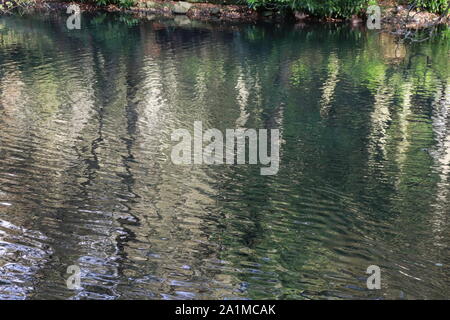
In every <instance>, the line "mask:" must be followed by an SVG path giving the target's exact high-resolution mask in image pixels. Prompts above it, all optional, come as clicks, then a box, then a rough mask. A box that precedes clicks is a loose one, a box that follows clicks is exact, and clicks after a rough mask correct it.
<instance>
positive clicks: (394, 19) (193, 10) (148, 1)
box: [30, 0, 450, 30]
mask: <svg viewBox="0 0 450 320" xmlns="http://www.w3.org/2000/svg"><path fill="white" fill-rule="evenodd" d="M197 1H198V0H188V1H161V0H136V2H135V5H133V6H131V7H129V8H121V7H118V6H116V5H107V6H97V5H93V4H86V3H79V2H76V1H74V2H61V1H55V0H36V1H34V2H33V3H32V4H30V7H31V8H35V9H38V10H59V9H62V10H65V9H66V8H67V7H68V6H69V5H71V4H74V3H75V4H77V5H79V6H80V8H81V11H82V12H93V11H108V12H126V13H132V14H137V15H138V16H139V17H142V16H145V15H148V14H151V15H161V16H165V17H173V18H175V17H178V16H185V17H187V18H188V19H193V20H206V21H208V20H221V21H240V22H256V21H276V22H297V23H310V22H315V23H317V22H320V23H329V22H347V23H350V24H352V25H360V24H363V23H364V22H365V19H366V18H365V14H364V13H362V14H360V16H356V15H354V16H352V17H351V18H348V19H338V18H330V17H316V16H311V15H308V14H307V13H305V12H298V11H284V12H281V11H279V10H276V9H273V8H272V9H259V10H255V9H252V8H250V7H248V6H247V5H238V4H213V3H204V2H197ZM380 7H381V27H382V29H384V30H392V29H399V28H415V29H418V28H426V27H429V26H431V25H436V24H447V25H449V24H450V16H449V15H447V16H439V15H438V14H434V13H430V12H427V11H424V10H416V11H411V10H410V9H409V7H408V6H406V5H404V6H402V5H394V3H393V2H389V1H387V2H381V3H380Z"/></svg>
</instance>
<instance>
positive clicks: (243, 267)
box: [0, 13, 450, 299]
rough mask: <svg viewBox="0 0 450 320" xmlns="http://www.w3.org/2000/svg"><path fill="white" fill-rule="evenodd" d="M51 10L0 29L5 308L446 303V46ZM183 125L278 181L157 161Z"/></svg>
mask: <svg viewBox="0 0 450 320" xmlns="http://www.w3.org/2000/svg"><path fill="white" fill-rule="evenodd" d="M66 17H67V15H64V14H61V15H58V14H56V15H54V14H52V15H43V14H40V15H31V16H25V17H14V16H7V17H1V18H0V298H2V299H43V298H57V299H232V298H234V299H266V298H275V299H349V298H353V299H367V298H368V299H398V298H404V299H414V298H441V299H442V298H448V297H449V294H450V268H449V264H450V258H449V245H450V232H449V225H448V220H449V213H450V210H449V201H450V180H449V172H450V114H449V102H450V69H449V60H450V55H449V39H448V38H446V37H445V35H442V36H440V37H437V38H436V39H435V40H433V41H430V42H424V43H420V44H411V45H410V44H402V43H398V42H397V41H396V40H395V39H394V38H392V37H391V36H390V35H386V34H379V33H377V32H367V31H364V30H359V29H351V28H349V27H348V26H342V25H339V26H331V25H327V26H302V25H296V26H279V25H275V24H270V25H233V24H221V23H210V24H206V23H201V22H190V21H189V20H186V19H184V18H181V17H177V19H176V20H175V21H173V20H161V19H159V18H156V17H148V19H143V20H137V19H134V18H131V17H130V16H125V15H108V14H103V13H97V14H95V15H92V16H87V15H84V16H83V18H82V29H81V30H72V31H69V30H67V29H66ZM194 121H202V122H203V125H204V127H205V129H206V128H218V129H219V130H225V129H226V128H238V127H241V128H243V127H246V128H278V129H279V130H280V132H281V136H282V140H283V141H282V144H281V147H280V158H281V163H280V169H279V172H278V174H277V175H274V176H261V175H260V174H259V169H260V166H259V165H258V166H255V165H237V166H226V165H219V166H207V165H197V166H177V165H174V164H172V162H171V161H170V152H171V147H172V146H173V145H174V143H173V142H171V140H170V135H171V133H172V131H173V130H175V129H178V128H186V129H188V130H192V126H193V123H194ZM372 264H375V265H378V266H380V267H381V270H382V274H381V275H382V280H381V285H382V289H381V290H368V289H367V288H366V282H365V281H366V280H365V279H366V276H367V275H366V274H365V271H366V269H367V267H368V266H369V265H372ZM70 265H79V266H80V267H81V270H82V283H81V284H82V289H80V290H77V291H73V290H69V289H68V288H67V287H66V279H67V277H68V274H66V270H67V267H68V266H70Z"/></svg>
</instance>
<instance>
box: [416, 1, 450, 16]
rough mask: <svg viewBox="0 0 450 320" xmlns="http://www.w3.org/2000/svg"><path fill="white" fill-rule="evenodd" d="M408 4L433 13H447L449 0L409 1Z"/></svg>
mask: <svg viewBox="0 0 450 320" xmlns="http://www.w3.org/2000/svg"><path fill="white" fill-rule="evenodd" d="M410 2H411V4H415V5H416V6H417V7H418V8H423V9H426V10H428V11H430V12H434V13H444V12H446V11H447V12H448V10H449V7H450V1H449V0H411V1H410Z"/></svg>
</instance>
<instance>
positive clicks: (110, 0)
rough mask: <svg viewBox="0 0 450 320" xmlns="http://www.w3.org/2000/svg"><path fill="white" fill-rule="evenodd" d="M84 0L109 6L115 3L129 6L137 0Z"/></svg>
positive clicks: (124, 6) (123, 6)
mask: <svg viewBox="0 0 450 320" xmlns="http://www.w3.org/2000/svg"><path fill="white" fill-rule="evenodd" d="M82 1H84V2H90V3H93V4H96V5H99V6H107V5H110V4H114V5H116V6H118V7H121V8H129V7H131V6H133V5H134V4H135V3H136V1H135V0H82Z"/></svg>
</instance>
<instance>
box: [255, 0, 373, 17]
mask: <svg viewBox="0 0 450 320" xmlns="http://www.w3.org/2000/svg"><path fill="white" fill-rule="evenodd" d="M247 1H248V4H249V5H250V6H251V7H253V8H261V7H276V8H278V9H286V8H288V9H292V10H299V11H304V12H308V13H309V14H312V15H315V16H320V17H343V18H348V17H350V16H352V15H354V14H358V13H360V12H361V10H362V9H365V8H367V6H368V3H369V2H370V0H247Z"/></svg>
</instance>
